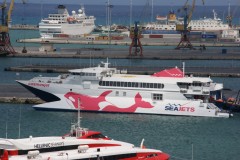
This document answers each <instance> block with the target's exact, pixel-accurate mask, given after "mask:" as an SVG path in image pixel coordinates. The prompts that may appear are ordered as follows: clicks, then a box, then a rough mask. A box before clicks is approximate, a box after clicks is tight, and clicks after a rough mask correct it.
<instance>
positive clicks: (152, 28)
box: [151, 0, 153, 34]
mask: <svg viewBox="0 0 240 160" xmlns="http://www.w3.org/2000/svg"><path fill="white" fill-rule="evenodd" d="M151 24H152V25H151V34H152V29H153V0H152V14H151Z"/></svg>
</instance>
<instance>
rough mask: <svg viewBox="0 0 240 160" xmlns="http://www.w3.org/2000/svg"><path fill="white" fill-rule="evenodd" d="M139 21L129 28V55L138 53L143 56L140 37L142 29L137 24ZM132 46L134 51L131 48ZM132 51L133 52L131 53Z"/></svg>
mask: <svg viewBox="0 0 240 160" xmlns="http://www.w3.org/2000/svg"><path fill="white" fill-rule="evenodd" d="M138 23H139V22H135V23H134V27H131V28H130V38H131V39H132V43H131V45H130V46H129V56H133V55H134V56H137V55H138V53H140V56H143V54H142V51H143V48H142V44H141V41H140V38H142V30H141V26H138ZM133 47H134V51H133V49H132V48H133ZM132 52H134V54H132Z"/></svg>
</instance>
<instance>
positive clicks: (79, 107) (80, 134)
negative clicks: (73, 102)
mask: <svg viewBox="0 0 240 160" xmlns="http://www.w3.org/2000/svg"><path fill="white" fill-rule="evenodd" d="M80 109H81V102H80V98H78V121H77V127H76V138H78V137H81V136H82V129H81V126H80V122H81V117H80Z"/></svg>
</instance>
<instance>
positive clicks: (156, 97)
mask: <svg viewBox="0 0 240 160" xmlns="http://www.w3.org/2000/svg"><path fill="white" fill-rule="evenodd" d="M115 96H123V97H125V96H127V93H126V92H119V91H116V92H115ZM152 99H153V100H155V101H161V100H163V95H162V94H158V93H153V94H152Z"/></svg>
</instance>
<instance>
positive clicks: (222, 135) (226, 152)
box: [0, 4, 240, 160]
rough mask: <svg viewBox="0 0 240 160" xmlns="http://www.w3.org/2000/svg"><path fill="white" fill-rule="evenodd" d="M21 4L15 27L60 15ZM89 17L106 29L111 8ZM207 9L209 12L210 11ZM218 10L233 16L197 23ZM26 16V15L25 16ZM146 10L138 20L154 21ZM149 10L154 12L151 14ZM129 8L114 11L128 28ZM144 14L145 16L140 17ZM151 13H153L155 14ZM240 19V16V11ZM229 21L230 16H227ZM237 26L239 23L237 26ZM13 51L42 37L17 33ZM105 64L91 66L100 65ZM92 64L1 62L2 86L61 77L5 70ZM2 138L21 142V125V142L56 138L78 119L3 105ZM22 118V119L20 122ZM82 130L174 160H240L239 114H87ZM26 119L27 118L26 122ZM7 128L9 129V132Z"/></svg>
mask: <svg viewBox="0 0 240 160" xmlns="http://www.w3.org/2000/svg"><path fill="white" fill-rule="evenodd" d="M67 7H68V8H69V11H71V10H73V9H74V10H77V9H78V7H75V6H74V5H68V6H67ZM42 8H43V9H42V10H41V5H33V4H26V5H25V6H23V5H22V4H17V5H16V7H15V8H14V14H13V23H14V24H22V23H26V24H38V22H39V21H40V19H41V17H46V16H47V14H48V13H52V12H54V9H56V5H43V7H42ZM85 8H86V12H87V14H88V15H95V16H96V18H97V21H96V23H97V24H103V25H104V24H105V15H106V14H105V6H104V5H103V6H98V7H96V6H85ZM171 8H173V9H174V10H177V8H178V7H174V6H172V7H163V6H162V7H161V6H158V7H157V6H156V7H154V13H155V14H156V15H157V14H159V15H165V14H167V13H168V11H169V10H170V9H171ZM206 9H207V10H206ZM212 9H215V10H216V11H217V12H218V14H219V16H220V18H222V17H221V16H223V15H224V14H225V15H226V13H227V8H226V7H197V8H196V14H195V15H194V16H195V17H196V18H199V17H202V16H207V17H210V16H212V12H211V11H212ZM24 10H25V11H24ZM143 10H144V7H143V6H136V7H134V10H133V15H134V18H133V19H134V20H139V19H143V18H144V17H145V20H147V19H148V20H149V19H150V14H147V13H146V14H143ZM148 10H149V9H148ZM128 11H129V6H114V8H113V10H112V17H113V18H112V19H113V20H112V22H113V23H118V24H119V23H121V24H128V23H129V12H128ZM140 13H141V14H140ZM149 13H150V12H149ZM235 14H236V15H238V14H239V13H238V12H237V11H235ZM223 17H224V16H223ZM235 21H236V20H235ZM10 36H11V38H12V39H11V40H12V43H13V46H23V44H19V43H16V42H15V41H16V40H17V39H21V38H36V37H39V35H38V32H37V31H11V32H10ZM26 46H27V47H32V46H38V45H36V44H26ZM57 47H62V48H65V47H66V48H67V47H85V46H79V45H71V46H67V45H59V46H57ZM100 61H103V60H102V59H100V60H94V59H92V60H91V63H94V64H97V63H99V62H100ZM110 62H111V63H112V64H114V65H132V66H134V65H138V66H156V67H159V66H165V67H168V66H169V67H172V66H181V64H182V61H180V60H171V61H165V60H164V61H161V60H158V61H154V60H124V59H120V60H114V59H112V60H111V59H110ZM185 62H186V65H187V66H202V67H205V66H207V67H209V66H212V67H214V66H215V67H217V66H231V67H236V66H238V67H239V66H240V63H239V61H235V60H232V61H224V60H218V61H205V60H204V61H199V60H189V61H185ZM81 63H86V64H87V63H88V64H89V63H90V60H89V62H88V60H86V59H85V60H82V59H77V58H74V59H72V58H67V59H63V58H54V59H47V58H0V77H1V78H0V83H1V84H16V82H15V80H16V79H30V78H32V77H34V76H38V75H40V74H41V75H43V76H54V75H58V74H55V73H30V72H20V73H19V74H16V72H6V71H4V68H5V67H12V66H22V65H30V64H61V65H66V66H67V65H72V64H74V65H76V64H81ZM213 80H214V81H216V82H220V83H224V87H225V88H230V89H232V90H238V89H240V83H239V82H240V78H220V77H213ZM0 113H1V116H0V123H1V125H0V137H6V135H7V137H8V138H18V137H19V123H20V124H21V129H20V131H21V132H20V133H21V134H20V137H28V136H29V135H32V136H52V135H59V136H61V135H63V134H65V133H66V132H68V131H69V129H70V123H71V122H73V121H75V120H76V117H77V113H71V112H68V113H64V112H42V111H35V110H34V109H32V107H31V105H18V104H0ZM20 115H21V116H20ZM81 115H82V117H83V119H82V125H83V127H87V128H89V129H92V130H97V131H102V132H103V134H105V135H107V136H109V137H110V138H113V139H117V140H121V141H126V142H130V143H133V144H135V145H136V146H139V145H140V143H141V140H142V139H143V138H144V139H145V146H146V147H149V148H156V149H160V150H163V151H164V152H166V153H169V154H170V155H171V156H172V159H173V160H183V159H185V160H190V159H192V144H193V153H194V154H193V156H194V157H193V158H194V159H195V160H239V159H240V155H239V150H240V138H239V133H240V127H239V123H240V114H238V113H236V114H235V115H234V117H233V118H230V119H222V118H206V117H183V116H156V115H141V114H100V113H81ZM20 117H21V118H20ZM6 128H7V129H6Z"/></svg>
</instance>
